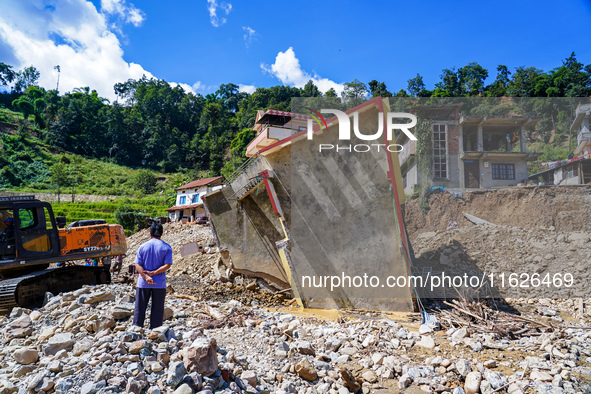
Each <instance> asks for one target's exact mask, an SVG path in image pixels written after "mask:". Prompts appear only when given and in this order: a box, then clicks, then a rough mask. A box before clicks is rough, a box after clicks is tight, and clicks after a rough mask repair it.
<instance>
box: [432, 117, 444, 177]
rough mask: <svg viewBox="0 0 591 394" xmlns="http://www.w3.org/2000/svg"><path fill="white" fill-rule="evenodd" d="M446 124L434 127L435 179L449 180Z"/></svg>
mask: <svg viewBox="0 0 591 394" xmlns="http://www.w3.org/2000/svg"><path fill="white" fill-rule="evenodd" d="M445 131H446V126H445V125H444V124H434V125H433V178H436V179H437V178H439V179H447V139H446V133H445Z"/></svg>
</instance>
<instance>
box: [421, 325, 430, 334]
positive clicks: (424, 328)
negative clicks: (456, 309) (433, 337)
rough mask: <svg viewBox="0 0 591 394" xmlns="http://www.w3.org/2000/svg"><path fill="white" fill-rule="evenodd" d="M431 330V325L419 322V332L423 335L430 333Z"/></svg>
mask: <svg viewBox="0 0 591 394" xmlns="http://www.w3.org/2000/svg"><path fill="white" fill-rule="evenodd" d="M432 332H433V330H432V329H431V327H429V326H428V325H426V324H421V325H420V327H419V334H421V335H423V334H430V333H432Z"/></svg>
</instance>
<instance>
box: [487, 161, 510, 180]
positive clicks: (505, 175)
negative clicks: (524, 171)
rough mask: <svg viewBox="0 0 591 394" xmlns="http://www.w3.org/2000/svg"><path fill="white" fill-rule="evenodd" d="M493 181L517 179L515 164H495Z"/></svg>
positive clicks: (493, 166)
mask: <svg viewBox="0 0 591 394" xmlns="http://www.w3.org/2000/svg"><path fill="white" fill-rule="evenodd" d="M492 178H493V179H504V180H507V179H515V164H493V165H492Z"/></svg>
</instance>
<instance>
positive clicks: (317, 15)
mask: <svg viewBox="0 0 591 394" xmlns="http://www.w3.org/2000/svg"><path fill="white" fill-rule="evenodd" d="M1 8H2V12H0V61H3V62H6V63H9V64H12V65H14V66H15V68H17V69H19V68H22V67H23V66H27V65H30V64H33V65H35V66H36V67H37V68H39V70H40V71H41V80H40V83H41V85H43V86H46V87H49V88H53V87H55V85H54V84H55V82H56V79H57V71H55V70H54V69H53V67H54V66H55V65H57V64H59V65H60V66H61V69H62V73H61V75H60V90H61V91H62V92H65V91H68V90H71V89H73V88H74V87H77V86H90V87H91V88H95V89H97V90H98V91H99V93H100V94H101V95H103V96H106V97H109V98H113V97H114V94H113V90H112V86H113V84H114V83H116V82H120V81H123V80H126V79H127V78H139V77H140V76H141V75H142V74H146V75H148V76H154V77H157V78H161V79H164V80H166V81H169V82H174V83H179V84H182V86H183V87H185V88H186V89H187V90H192V91H195V92H199V93H208V92H211V91H214V90H215V89H216V88H217V86H219V85H220V84H222V83H229V82H232V83H236V84H239V85H241V86H242V88H243V89H244V90H246V91H251V90H252V89H253V88H255V87H261V86H263V87H270V86H274V85H278V84H285V85H291V86H301V85H302V84H303V83H305V82H306V81H307V80H308V79H309V78H314V79H315V81H317V84H318V85H319V86H320V87H321V90H327V89H328V88H329V87H331V86H332V87H335V88H336V89H337V90H338V89H339V88H340V87H341V86H342V83H344V82H348V81H351V80H353V79H355V78H357V79H359V80H361V81H363V82H366V83H367V82H369V81H370V80H372V79H377V80H378V81H384V82H386V84H387V86H388V88H389V89H390V90H391V91H398V90H399V89H401V88H406V86H407V80H408V79H410V78H412V77H414V76H415V75H416V73H420V74H421V75H423V77H424V80H425V83H426V84H427V87H428V88H432V87H433V85H434V84H435V83H436V82H437V81H438V80H439V75H440V74H441V70H442V69H443V68H451V67H456V68H458V67H462V66H464V65H466V64H467V63H469V62H471V61H476V62H478V63H480V64H481V65H482V66H484V67H485V68H487V69H488V70H489V80H493V79H494V77H495V76H496V66H497V65H499V64H505V65H507V66H509V69H510V70H513V69H514V68H515V67H518V66H534V67H537V68H540V69H543V70H549V69H552V68H554V67H557V66H559V65H560V64H561V61H562V60H563V59H564V58H566V57H567V56H568V55H570V53H571V52H572V51H575V52H576V54H577V58H578V59H579V61H581V62H582V63H584V64H590V63H591V50H590V48H591V46H590V45H589V26H590V25H591V1H589V0H565V1H561V2H557V1H494V2H486V1H480V2H475V1H456V2H441V1H423V2H419V1H416V2H410V1H405V2H401V1H373V2H353V1H318V0H316V1H298V2H286V1H283V2H271V1H268V2H262V1H244V0H243V1H239V2H238V1H235V0H227V1H225V2H222V1H220V0H172V1H168V2H163V1H155V0H142V1H139V0H136V1H135V2H134V1H128V0H92V1H88V0H2V6H1Z"/></svg>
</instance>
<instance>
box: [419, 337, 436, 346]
mask: <svg viewBox="0 0 591 394" xmlns="http://www.w3.org/2000/svg"><path fill="white" fill-rule="evenodd" d="M416 344H417V346H421V347H424V348H427V349H433V348H434V347H435V340H434V339H433V337H432V336H430V335H423V336H422V337H421V340H420V341H418V342H417V343H416Z"/></svg>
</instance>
